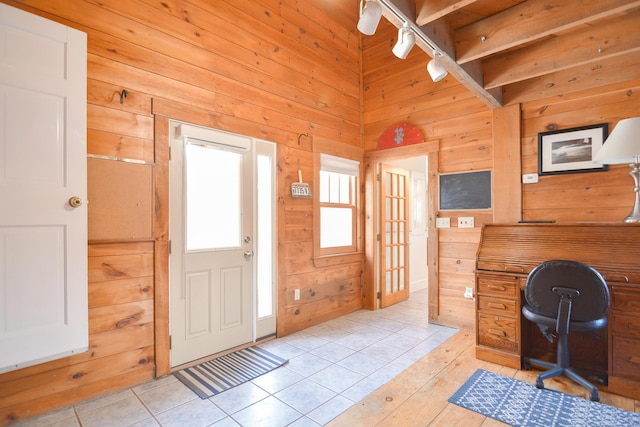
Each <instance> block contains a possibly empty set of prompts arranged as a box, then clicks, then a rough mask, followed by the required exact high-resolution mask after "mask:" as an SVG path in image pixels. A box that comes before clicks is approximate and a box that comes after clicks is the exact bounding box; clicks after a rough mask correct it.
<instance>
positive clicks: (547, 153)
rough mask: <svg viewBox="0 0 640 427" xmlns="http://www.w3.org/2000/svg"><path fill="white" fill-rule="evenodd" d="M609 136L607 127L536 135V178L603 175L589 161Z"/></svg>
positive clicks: (598, 167)
mask: <svg viewBox="0 0 640 427" xmlns="http://www.w3.org/2000/svg"><path fill="white" fill-rule="evenodd" d="M608 132H609V125H608V124H607V123H600V124H597V125H590V126H582V127H577V128H571V129H564V130H556V131H550V132H542V133H539V134H538V175H557V174H563V173H582V172H602V171H606V170H607V169H608V168H609V167H608V166H607V165H601V164H598V163H594V162H593V161H592V159H593V157H594V156H595V155H596V153H597V152H598V150H600V148H601V147H602V144H604V141H605V139H607V136H608Z"/></svg>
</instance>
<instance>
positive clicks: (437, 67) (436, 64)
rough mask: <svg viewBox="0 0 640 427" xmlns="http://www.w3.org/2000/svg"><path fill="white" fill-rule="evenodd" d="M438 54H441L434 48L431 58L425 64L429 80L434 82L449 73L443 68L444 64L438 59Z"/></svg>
mask: <svg viewBox="0 0 640 427" xmlns="http://www.w3.org/2000/svg"><path fill="white" fill-rule="evenodd" d="M440 55H441V54H440V53H439V52H437V51H435V50H434V51H433V59H432V60H431V61H429V63H428V64H427V71H428V72H429V75H430V76H431V80H433V81H434V82H439V81H440V80H442V79H444V78H445V77H447V74H449V72H448V71H447V69H446V68H444V65H442V61H440Z"/></svg>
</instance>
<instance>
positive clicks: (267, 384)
mask: <svg viewBox="0 0 640 427" xmlns="http://www.w3.org/2000/svg"><path fill="white" fill-rule="evenodd" d="M426 301H427V291H426V290H425V291H419V292H415V293H412V294H411V297H410V299H409V300H408V301H404V302H402V303H399V304H396V305H394V306H391V307H388V308H385V309H382V310H376V311H369V310H360V311H357V312H355V313H351V314H348V315H346V316H343V317H341V318H339V319H334V320H331V321H328V322H325V323H322V324H320V325H317V326H314V327H311V328H308V329H306V330H304V331H301V332H298V333H295V334H292V335H289V336H286V337H284V338H279V339H275V340H272V341H269V342H266V343H264V344H261V345H260V346H261V347H263V348H265V349H267V350H268V351H270V352H272V353H274V354H277V355H279V356H281V357H283V358H286V359H289V362H288V363H287V364H286V365H284V366H283V367H280V368H278V369H276V370H274V371H271V372H269V373H267V374H265V375H263V376H261V377H258V378H256V379H254V380H253V381H250V382H247V383H244V384H242V385H240V386H237V387H235V388H232V389H231V390H228V391H226V392H224V393H221V394H219V395H216V396H214V397H211V398H209V399H200V398H199V397H198V396H197V395H196V394H195V393H193V392H192V391H191V390H189V389H188V388H187V387H186V386H184V385H183V384H182V383H181V382H180V381H179V380H177V379H176V378H175V377H174V376H172V375H168V376H165V377H163V378H160V379H158V380H155V381H152V382H149V383H145V384H142V385H140V386H137V387H133V388H131V389H128V390H124V391H121V392H118V393H114V394H110V395H107V396H103V397H100V398H97V399H94V400H90V401H87V402H84V403H80V404H78V405H75V406H73V407H69V408H66V409H63V410H60V411H56V412H52V413H49V414H45V415H43V416H41V417H38V418H34V419H31V420H26V421H23V422H21V423H18V424H17V425H19V426H29V427H33V426H48V427H53V426H55V427H62V426H64V427H67V426H83V427H108V426H117V427H123V426H137V427H147V426H181V427H185V426H186V427H197V426H217V427H226V426H251V427H255V426H268V427H277V426H293V427H306V426H320V425H324V424H326V423H327V422H329V421H331V420H332V419H333V418H335V417H336V416H338V415H340V414H341V413H342V412H344V411H345V410H347V409H348V408H349V407H351V406H352V405H354V404H355V403H356V402H358V401H359V400H361V399H362V398H364V397H365V396H367V395H368V394H370V393H371V392H373V391H374V390H376V389H377V388H379V387H380V386H382V385H384V384H386V383H387V382H388V381H389V380H391V379H392V378H394V377H395V376H396V375H398V374H399V373H400V372H402V371H403V370H404V369H406V368H408V367H409V366H411V365H412V364H413V363H415V362H416V361H418V360H419V359H421V358H422V357H423V356H425V355H426V354H427V353H429V352H430V351H431V350H433V349H434V348H436V347H437V346H438V345H440V344H442V343H443V342H444V341H446V340H447V339H448V338H450V337H451V336H452V335H454V334H455V333H456V332H457V330H456V329H453V328H447V327H443V326H438V325H433V324H429V323H428V321H427V309H426Z"/></svg>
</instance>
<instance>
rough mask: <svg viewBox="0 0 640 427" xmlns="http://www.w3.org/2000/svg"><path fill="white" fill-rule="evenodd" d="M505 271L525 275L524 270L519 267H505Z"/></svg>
mask: <svg viewBox="0 0 640 427" xmlns="http://www.w3.org/2000/svg"><path fill="white" fill-rule="evenodd" d="M504 271H508V272H510V273H524V268H523V267H521V266H519V265H507V266H505V267H504Z"/></svg>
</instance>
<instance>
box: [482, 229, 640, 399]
mask: <svg viewBox="0 0 640 427" xmlns="http://www.w3.org/2000/svg"><path fill="white" fill-rule="evenodd" d="M551 259H569V260H575V261H580V262H583V263H586V264H588V265H591V266H592V267H594V268H595V269H596V270H598V271H599V272H600V273H601V274H602V275H603V277H604V278H605V280H606V281H607V284H608V286H609V290H610V295H611V306H610V309H609V315H608V325H607V329H605V330H603V331H601V332H598V333H590V334H574V335H575V336H573V337H571V336H570V347H571V359H572V360H571V363H572V364H573V365H574V366H576V367H577V368H582V369H586V370H590V371H594V372H598V373H603V374H606V375H604V378H607V377H608V389H607V391H610V392H612V393H616V394H621V395H624V396H629V397H632V398H634V399H640V224H623V223H620V224H608V223H607V224H600V223H598V224H596V223H594V224H541V223H523V224H487V225H485V226H484V227H483V229H482V234H481V238H480V244H479V247H478V252H477V257H476V271H475V277H476V280H475V282H476V283H475V286H476V288H475V295H476V301H475V304H476V357H477V358H478V359H481V360H486V361H490V362H494V363H498V364H501V365H505V366H510V367H513V368H517V369H521V366H522V358H523V357H525V356H526V357H540V356H541V355H544V354H548V353H551V352H553V351H554V350H553V346H554V344H550V343H548V342H546V340H545V339H544V337H542V334H540V332H539V331H538V330H537V328H535V326H534V325H533V324H531V323H530V322H529V321H528V320H526V319H524V318H523V316H522V311H521V307H522V305H523V303H524V295H523V292H522V291H523V289H524V285H525V283H526V279H527V275H528V274H529V272H530V271H531V270H532V269H533V267H535V266H536V265H538V264H539V263H541V262H543V261H547V260H551ZM551 357H552V360H555V359H553V357H555V356H551ZM574 359H575V360H574Z"/></svg>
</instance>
